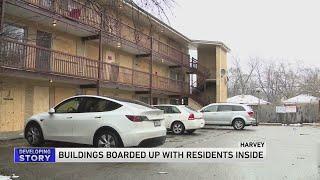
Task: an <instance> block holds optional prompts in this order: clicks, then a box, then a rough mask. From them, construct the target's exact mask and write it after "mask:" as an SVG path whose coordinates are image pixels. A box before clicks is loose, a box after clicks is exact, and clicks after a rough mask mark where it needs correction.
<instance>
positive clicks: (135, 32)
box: [20, 0, 190, 68]
mask: <svg viewBox="0 0 320 180" xmlns="http://www.w3.org/2000/svg"><path fill="white" fill-rule="evenodd" d="M20 1H22V2H26V3H27V4H28V5H32V6H36V7H38V8H39V9H44V10H46V11H49V12H52V13H57V14H58V15H61V16H63V17H65V18H67V19H69V20H73V21H77V22H80V23H82V24H84V25H88V26H90V27H94V28H96V29H100V28H101V16H100V14H99V12H97V11H96V10H95V9H94V8H93V7H92V6H91V5H90V3H85V2H80V1H78V0H20ZM103 28H104V32H105V33H107V34H108V35H112V36H115V37H117V40H118V41H123V40H125V41H127V42H129V43H130V44H132V45H137V46H139V47H142V48H145V49H147V50H151V37H150V36H149V35H147V34H145V33H143V32H142V31H141V30H139V29H137V28H134V27H131V26H129V25H127V24H125V23H123V22H121V21H119V20H118V19H116V18H113V17H111V16H109V15H107V16H106V18H105V22H104V27H103ZM153 51H154V52H156V53H158V54H159V55H161V56H162V57H164V58H167V59H169V60H171V61H174V62H175V63H177V64H182V65H183V66H184V67H186V68H189V67H190V57H189V55H188V54H186V53H184V52H182V51H181V50H179V49H177V48H175V47H172V46H170V45H168V44H166V43H164V42H162V41H160V40H155V39H154V41H153Z"/></svg>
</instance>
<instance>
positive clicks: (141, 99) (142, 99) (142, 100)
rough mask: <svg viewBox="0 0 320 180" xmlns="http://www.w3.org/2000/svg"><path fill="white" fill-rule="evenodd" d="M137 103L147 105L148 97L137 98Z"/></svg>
mask: <svg viewBox="0 0 320 180" xmlns="http://www.w3.org/2000/svg"><path fill="white" fill-rule="evenodd" d="M139 101H141V102H144V103H146V104H149V98H148V97H139Z"/></svg>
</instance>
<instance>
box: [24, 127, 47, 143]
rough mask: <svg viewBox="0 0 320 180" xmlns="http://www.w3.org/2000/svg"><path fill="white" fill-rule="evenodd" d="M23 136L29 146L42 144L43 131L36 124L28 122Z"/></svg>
mask: <svg viewBox="0 0 320 180" xmlns="http://www.w3.org/2000/svg"><path fill="white" fill-rule="evenodd" d="M25 138H26V140H27V141H28V143H29V144H30V146H34V147H38V146H41V145H43V144H44V138H43V133H42V130H41V128H40V126H39V125H38V124H35V123H33V124H29V125H27V127H26V129H25Z"/></svg>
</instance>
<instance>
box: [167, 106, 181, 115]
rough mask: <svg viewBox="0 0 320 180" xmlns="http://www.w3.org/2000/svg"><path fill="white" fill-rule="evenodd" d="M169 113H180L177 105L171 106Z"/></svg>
mask: <svg viewBox="0 0 320 180" xmlns="http://www.w3.org/2000/svg"><path fill="white" fill-rule="evenodd" d="M169 113H180V111H179V109H178V108H177V107H174V106H171V107H170V110H169Z"/></svg>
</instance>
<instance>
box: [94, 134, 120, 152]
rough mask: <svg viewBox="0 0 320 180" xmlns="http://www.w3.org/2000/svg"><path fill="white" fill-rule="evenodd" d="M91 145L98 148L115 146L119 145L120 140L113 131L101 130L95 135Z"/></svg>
mask: <svg viewBox="0 0 320 180" xmlns="http://www.w3.org/2000/svg"><path fill="white" fill-rule="evenodd" d="M93 146H94V147H99V148H116V147H121V141H120V138H119V136H118V134H116V133H115V132H113V131H109V130H103V131H100V132H98V133H97V134H96V135H95V137H94V141H93Z"/></svg>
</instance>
